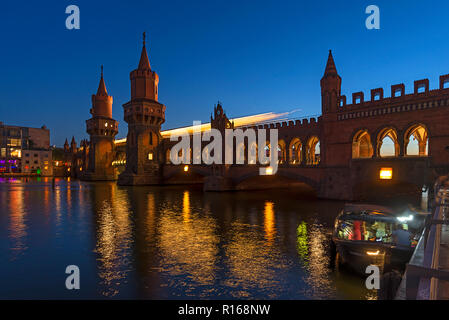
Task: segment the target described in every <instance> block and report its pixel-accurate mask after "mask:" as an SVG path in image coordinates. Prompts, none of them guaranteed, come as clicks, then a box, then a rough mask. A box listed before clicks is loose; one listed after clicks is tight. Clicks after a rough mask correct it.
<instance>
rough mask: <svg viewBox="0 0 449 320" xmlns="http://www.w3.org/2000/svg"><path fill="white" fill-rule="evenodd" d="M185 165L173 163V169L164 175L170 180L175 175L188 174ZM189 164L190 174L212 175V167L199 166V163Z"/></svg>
mask: <svg viewBox="0 0 449 320" xmlns="http://www.w3.org/2000/svg"><path fill="white" fill-rule="evenodd" d="M184 166H185V165H172V166H169V167H171V169H172V170H170V171H169V172H168V173H167V174H165V175H164V179H165V180H170V179H171V178H173V177H176V176H182V175H186V174H187V173H185V172H184ZM187 166H189V171H188V172H189V174H192V173H193V174H195V175H197V176H201V177H207V176H210V175H211V168H209V167H204V166H198V165H187Z"/></svg>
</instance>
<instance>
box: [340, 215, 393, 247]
mask: <svg viewBox="0 0 449 320" xmlns="http://www.w3.org/2000/svg"><path fill="white" fill-rule="evenodd" d="M392 231H393V226H392V224H391V223H387V222H381V221H361V220H341V221H340V222H339V224H338V226H337V237H338V238H339V239H343V240H353V241H371V242H383V243H391V242H392V238H391V234H392Z"/></svg>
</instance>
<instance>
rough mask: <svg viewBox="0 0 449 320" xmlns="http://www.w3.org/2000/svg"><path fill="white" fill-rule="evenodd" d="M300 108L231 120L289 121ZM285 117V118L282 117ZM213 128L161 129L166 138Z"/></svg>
mask: <svg viewBox="0 0 449 320" xmlns="http://www.w3.org/2000/svg"><path fill="white" fill-rule="evenodd" d="M297 111H298V110H293V111H288V112H281V113H277V112H267V113H261V114H256V115H251V116H245V117H238V118H233V119H229V121H231V122H233V123H234V128H239V127H248V126H253V125H259V124H262V123H266V122H267V121H271V120H277V121H287V120H289V118H288V115H290V114H292V113H294V112H297ZM282 117H284V118H282ZM210 129H211V124H210V122H207V123H202V124H201V125H196V126H187V127H181V128H176V129H169V130H164V131H161V135H162V137H164V138H168V137H170V136H171V135H182V134H193V132H194V131H200V132H204V131H209V130H210ZM114 143H115V144H121V143H126V138H123V139H117V140H115V141H114Z"/></svg>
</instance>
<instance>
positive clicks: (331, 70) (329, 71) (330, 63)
mask: <svg viewBox="0 0 449 320" xmlns="http://www.w3.org/2000/svg"><path fill="white" fill-rule="evenodd" d="M329 75H338V72H337V67H336V66H335V62H334V57H333V56H332V50H329V56H328V58H327V63H326V69H325V70H324V77H326V76H329Z"/></svg>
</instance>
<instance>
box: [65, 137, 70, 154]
mask: <svg viewBox="0 0 449 320" xmlns="http://www.w3.org/2000/svg"><path fill="white" fill-rule="evenodd" d="M64 151H65V152H69V141H67V138H65V142H64Z"/></svg>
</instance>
